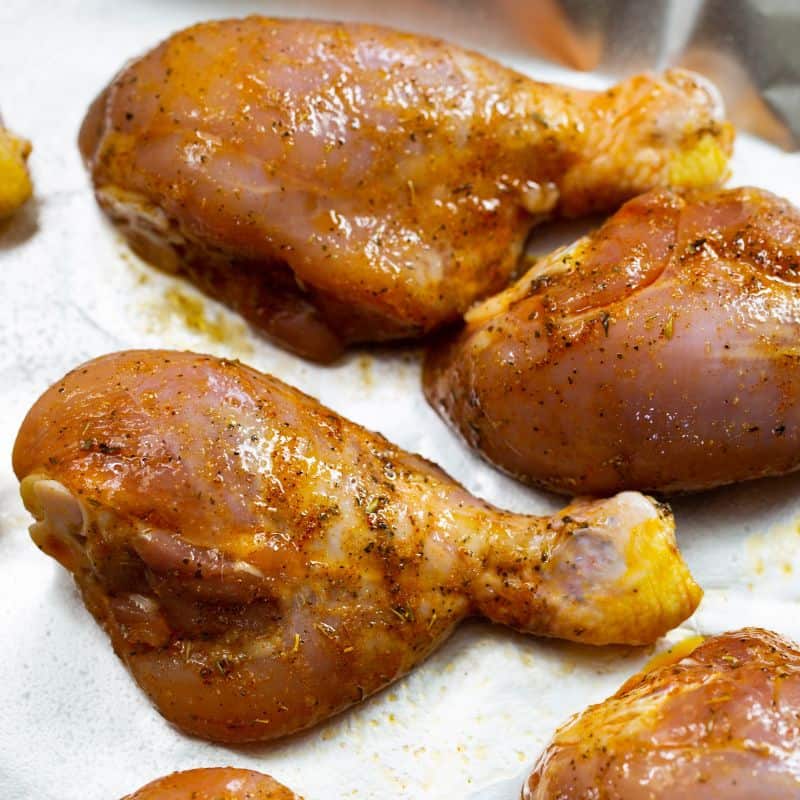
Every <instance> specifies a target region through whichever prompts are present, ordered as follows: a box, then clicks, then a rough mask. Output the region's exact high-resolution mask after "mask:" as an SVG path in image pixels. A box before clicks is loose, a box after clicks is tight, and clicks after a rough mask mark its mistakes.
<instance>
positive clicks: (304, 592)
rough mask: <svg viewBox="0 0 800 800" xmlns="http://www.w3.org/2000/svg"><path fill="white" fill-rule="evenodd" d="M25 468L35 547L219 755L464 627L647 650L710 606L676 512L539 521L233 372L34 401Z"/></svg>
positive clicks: (140, 674) (334, 706) (63, 391)
mask: <svg viewBox="0 0 800 800" xmlns="http://www.w3.org/2000/svg"><path fill="white" fill-rule="evenodd" d="M14 469H15V472H16V474H17V476H18V477H19V479H20V481H21V487H20V488H21V493H22V497H23V500H24V502H25V505H26V507H27V508H28V509H29V510H30V511H31V513H32V514H33V516H34V517H35V518H36V520H37V521H36V522H35V524H34V525H32V527H31V536H32V537H33V539H34V541H35V542H36V543H37V545H38V546H39V547H40V548H41V549H42V550H44V551H45V552H46V553H48V554H49V555H51V556H53V557H54V558H56V559H57V560H58V561H60V562H61V564H62V565H63V566H65V567H66V568H67V569H68V570H70V571H71V572H72V573H73V575H74V577H75V580H76V582H77V583H78V586H79V587H80V589H81V591H82V593H83V597H84V600H85V602H86V604H87V606H88V607H89V609H90V610H91V611H92V613H93V614H94V615H95V616H96V618H97V619H98V620H99V621H100V622H101V623H102V624H103V625H104V626H105V628H106V630H107V631H108V633H109V635H110V636H111V639H112V642H113V644H114V647H115V649H116V652H117V653H118V655H119V656H120V657H121V658H122V659H123V660H124V661H125V663H126V664H127V665H128V667H129V668H130V670H131V672H132V673H133V675H134V677H135V679H136V680H137V682H138V683H139V684H140V686H141V687H142V688H143V689H144V690H145V691H146V692H147V693H148V695H149V696H150V698H151V699H152V700H153V702H154V703H155V705H156V706H157V707H158V709H159V710H160V711H161V713H162V714H163V715H164V716H165V717H167V718H168V719H169V720H171V721H172V722H174V723H175V724H176V725H178V726H179V727H181V728H182V729H184V730H185V731H188V732H190V733H194V734H197V735H199V736H203V737H206V738H210V739H215V740H219V741H246V740H257V739H269V738H272V737H276V736H282V735H285V734H288V733H291V732H293V731H296V730H299V729H302V728H304V727H306V726H309V725H312V724H314V723H315V722H318V721H320V720H322V719H324V718H326V717H328V716H330V715H331V714H333V713H336V712H337V711H340V710H342V709H344V708H345V707H347V706H349V705H351V704H353V703H356V702H358V701H359V700H362V699H363V698H364V697H366V696H367V695H370V694H372V693H373V692H375V691H377V690H379V689H380V688H382V687H383V686H385V685H387V684H388V683H389V682H391V681H393V680H395V679H396V678H398V677H400V676H401V675H403V674H404V673H405V672H407V671H408V670H409V669H411V668H412V667H413V666H414V665H415V664H417V663H418V662H419V661H421V660H422V659H423V658H425V656H426V655H428V654H429V653H430V652H431V651H432V650H433V649H434V648H435V647H436V646H437V645H438V644H439V643H440V642H441V641H442V640H443V639H444V638H445V637H446V636H447V635H448V634H449V633H450V632H451V631H452V629H453V627H454V626H455V625H456V624H457V623H458V622H459V621H460V620H461V619H463V618H464V617H466V616H468V615H472V614H479V615H483V616H485V617H487V618H488V619H491V620H494V621H496V622H499V623H503V624H506V625H510V626H512V627H514V628H517V629H519V630H521V631H524V632H528V633H532V634H537V635H542V636H555V637H561V638H565V639H570V640H573V641H578V642H585V643H590V644H605V643H612V642H617V643H630V644H637V643H647V642H652V641H654V640H655V639H656V638H657V637H658V636H660V635H661V634H663V633H664V632H666V631H667V630H669V629H670V628H672V627H674V626H676V625H678V624H679V623H680V622H682V621H683V620H684V619H686V618H687V617H688V616H689V615H690V614H691V613H692V612H693V611H694V609H695V607H696V606H697V604H698V602H699V599H700V595H701V592H700V589H699V587H698V586H697V585H696V584H695V583H694V581H693V580H692V578H691V576H690V574H689V572H688V569H687V568H686V565H685V564H684V562H683V560H682V558H681V556H680V554H679V553H678V550H677V547H676V544H675V538H674V526H673V520H672V517H671V515H670V513H669V511H668V509H666V508H665V507H664V506H662V505H659V504H657V503H655V502H654V501H652V500H651V499H649V498H646V497H644V496H643V495H639V494H636V493H624V494H620V495H618V496H616V497H613V498H610V499H608V500H602V501H588V500H584V501H577V502H575V503H573V504H572V505H570V506H568V507H567V508H566V509H564V510H563V511H562V512H560V513H558V514H555V515H554V516H552V517H550V518H546V517H531V516H524V515H518V514H512V513H509V512H505V511H502V510H500V509H497V508H495V507H493V506H490V505H488V504H487V503H484V502H483V501H481V500H479V499H477V498H475V497H473V496H471V495H470V494H469V493H467V492H466V491H465V490H464V489H463V488H462V487H461V486H459V485H458V484H457V483H455V482H454V481H453V480H452V479H450V478H449V477H448V476H447V475H445V474H444V473H443V472H442V471H441V470H440V469H439V468H437V467H436V466H435V465H433V464H431V463H430V462H427V461H425V460H423V459H422V458H420V457H419V456H415V455H412V454H409V453H406V452H404V451H402V450H400V449H399V448H397V447H395V446H393V445H392V444H390V443H389V442H387V441H386V440H385V439H384V438H383V437H381V436H379V435H377V434H374V433H371V432H369V431H366V430H364V429H363V428H361V427H359V426H358V425H355V424H354V423H351V422H348V421H347V420H345V419H343V418H342V417H340V416H339V415H338V414H336V413H334V412H333V411H330V410H329V409H326V408H324V407H323V406H321V405H319V404H318V403H317V402H316V401H315V400H313V399H312V398H310V397H308V396H306V395H304V394H302V393H300V392H299V391H297V390H296V389H293V388H291V387H289V386H287V385H285V384H283V383H281V382H280V381H278V380H277V379H275V378H272V377H270V376H268V375H263V374H261V373H259V372H256V371H255V370H253V369H250V368H248V367H246V366H244V365H242V364H240V363H238V362H231V361H224V360H219V359H215V358H212V357H210V356H201V355H195V354H192V353H175V352H168V351H132V352H128V353H118V354H114V355H109V356H105V357H102V358H99V359H97V360H95V361H92V362H89V363H87V364H85V365H84V366H82V367H79V368H77V369H76V370H74V371H73V372H71V373H69V374H68V375H67V376H66V377H65V378H64V379H63V380H62V381H59V382H58V383H57V384H55V385H54V386H52V387H51V388H50V389H49V390H48V391H47V392H45V394H44V395H43V396H42V397H41V398H40V399H39V401H37V403H36V404H35V405H34V406H33V408H32V409H31V411H30V412H29V414H28V416H27V417H26V419H25V421H24V422H23V425H22V427H21V429H20V432H19V435H18V438H17V442H16V445H15V449H14Z"/></svg>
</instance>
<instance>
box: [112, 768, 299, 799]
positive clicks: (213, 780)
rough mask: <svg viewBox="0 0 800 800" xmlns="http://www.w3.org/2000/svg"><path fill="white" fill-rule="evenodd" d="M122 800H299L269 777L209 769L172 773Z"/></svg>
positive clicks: (253, 773)
mask: <svg viewBox="0 0 800 800" xmlns="http://www.w3.org/2000/svg"><path fill="white" fill-rule="evenodd" d="M122 800H302V798H300V797H298V795H296V794H295V793H294V792H291V791H289V789H287V788H286V787H285V786H282V785H281V784H280V783H278V782H277V781H276V780H273V779H272V778H270V776H269V775H263V774H262V773H260V772H254V771H253V770H249V769H233V768H232V767H209V768H207V769H190V770H187V771H186V772H175V773H173V774H172V775H167V776H166V777H164V778H159V779H158V780H157V781H153V782H152V783H148V784H147V786H142V788H141V789H139V790H138V791H136V792H134V793H133V794H129V795H126V796H125V797H123V798H122Z"/></svg>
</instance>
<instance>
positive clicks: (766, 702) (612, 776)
mask: <svg viewBox="0 0 800 800" xmlns="http://www.w3.org/2000/svg"><path fill="white" fill-rule="evenodd" d="M522 796H523V800H662V799H663V800H720V798H724V799H725V800H792V798H798V797H800V650H798V649H797V645H795V644H794V643H793V642H790V641H788V640H787V639H784V638H782V637H780V636H778V635H777V634H775V633H771V632H770V631H765V630H761V629H758V628H745V629H744V630H741V631H736V632H734V633H726V634H723V635H721V636H715V637H713V638H712V639H709V640H707V641H706V642H705V644H702V645H701V646H700V647H698V648H697V649H696V650H695V651H694V652H692V653H691V654H690V655H688V656H686V657H685V658H682V659H681V660H680V661H678V662H677V663H675V664H671V665H667V666H664V667H661V668H659V669H656V670H654V671H652V672H649V673H644V674H639V675H637V676H634V677H633V678H631V679H630V680H629V681H628V682H627V683H625V684H624V685H623V686H622V688H621V689H620V690H619V691H618V692H617V693H616V694H615V695H614V696H613V697H610V698H609V699H608V700H606V701H605V702H603V703H600V704H598V705H595V706H591V707H590V708H588V709H587V710H586V711H584V712H583V713H582V714H579V715H577V716H575V717H573V719H572V720H570V721H569V722H568V723H567V724H566V725H564V726H563V727H562V728H560V729H559V730H558V731H557V732H556V734H555V736H554V737H553V740H552V741H551V743H550V744H549V745H548V747H547V749H546V750H545V752H544V753H543V755H542V756H541V758H540V759H539V763H538V764H537V766H536V769H535V770H534V772H533V774H532V775H531V777H530V778H529V779H528V781H527V783H526V785H525V788H524V790H523V793H522Z"/></svg>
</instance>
